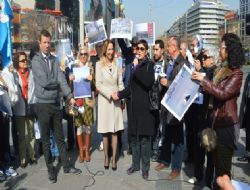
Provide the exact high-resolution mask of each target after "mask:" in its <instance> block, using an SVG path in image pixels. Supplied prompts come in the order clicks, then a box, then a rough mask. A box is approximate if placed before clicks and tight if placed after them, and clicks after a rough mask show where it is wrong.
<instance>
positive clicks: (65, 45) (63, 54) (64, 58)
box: [56, 39, 74, 69]
mask: <svg viewBox="0 0 250 190" xmlns="http://www.w3.org/2000/svg"><path fill="white" fill-rule="evenodd" d="M56 49H57V52H56V56H57V61H58V63H59V64H60V66H61V68H62V69H63V68H64V69H65V68H66V67H67V66H69V65H71V64H72V63H73V62H74V56H73V53H72V51H71V45H70V40H69V39H61V40H60V41H59V42H58V45H57V48H56Z"/></svg>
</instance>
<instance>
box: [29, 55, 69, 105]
mask: <svg viewBox="0 0 250 190" xmlns="http://www.w3.org/2000/svg"><path fill="white" fill-rule="evenodd" d="M49 59H50V63H51V71H50V68H49V66H48V64H47V63H46V62H45V60H44V58H43V55H42V53H39V54H37V55H35V56H34V57H33V59H32V71H33V75H34V81H35V96H36V102H37V103H59V102H60V96H59V92H60V91H62V93H63V95H64V96H66V98H67V99H70V98H72V97H73V95H72V93H71V90H70V88H69V86H68V84H67V81H66V79H65V75H64V74H63V73H62V71H61V70H60V67H59V63H58V62H57V61H56V58H55V57H54V56H53V55H50V57H49Z"/></svg>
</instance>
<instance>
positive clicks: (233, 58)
mask: <svg viewBox="0 0 250 190" xmlns="http://www.w3.org/2000/svg"><path fill="white" fill-rule="evenodd" d="M221 40H222V42H225V45H226V51H227V54H228V58H227V61H228V65H229V67H231V68H239V67H241V65H243V64H244V63H245V56H244V51H243V48H242V44H241V42H240V38H239V37H238V36H237V35H236V34H233V33H226V34H224V35H223V37H222V39H221Z"/></svg>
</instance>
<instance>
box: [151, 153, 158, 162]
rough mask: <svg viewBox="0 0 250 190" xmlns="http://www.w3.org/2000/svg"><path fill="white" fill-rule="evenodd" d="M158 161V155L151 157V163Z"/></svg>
mask: <svg viewBox="0 0 250 190" xmlns="http://www.w3.org/2000/svg"><path fill="white" fill-rule="evenodd" d="M157 160H158V155H157V154H153V155H152V156H151V161H152V162H157Z"/></svg>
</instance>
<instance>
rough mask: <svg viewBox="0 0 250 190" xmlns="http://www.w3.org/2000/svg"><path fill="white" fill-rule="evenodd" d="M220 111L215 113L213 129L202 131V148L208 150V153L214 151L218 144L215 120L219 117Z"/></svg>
mask: <svg viewBox="0 0 250 190" xmlns="http://www.w3.org/2000/svg"><path fill="white" fill-rule="evenodd" d="M217 114H218V109H217V110H216V112H215V115H214V118H213V122H212V126H211V128H206V129H203V130H202V131H201V136H200V137H201V146H202V147H203V148H205V149H206V151H207V152H210V151H213V150H214V149H215V148H216V144H217V135H216V131H215V130H214V129H213V128H214V122H215V118H216V117H217Z"/></svg>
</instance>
